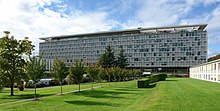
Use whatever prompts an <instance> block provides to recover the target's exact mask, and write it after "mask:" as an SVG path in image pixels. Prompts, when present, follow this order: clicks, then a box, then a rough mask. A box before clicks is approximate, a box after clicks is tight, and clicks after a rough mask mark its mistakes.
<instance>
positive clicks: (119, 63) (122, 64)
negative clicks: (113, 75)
mask: <svg viewBox="0 0 220 111" xmlns="http://www.w3.org/2000/svg"><path fill="white" fill-rule="evenodd" d="M116 63H117V66H118V67H120V68H125V67H126V66H128V65H129V64H128V60H127V58H126V56H125V54H124V49H123V48H121V49H120V53H119V56H118V57H117V61H116Z"/></svg>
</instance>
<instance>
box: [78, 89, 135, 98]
mask: <svg viewBox="0 0 220 111" xmlns="http://www.w3.org/2000/svg"><path fill="white" fill-rule="evenodd" d="M74 94H75V95H79V96H85V97H92V98H111V99H122V98H123V97H120V95H122V94H132V92H122V91H106V90H95V89H93V90H89V91H82V92H76V93H74Z"/></svg>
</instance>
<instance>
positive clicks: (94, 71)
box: [86, 65, 99, 89]
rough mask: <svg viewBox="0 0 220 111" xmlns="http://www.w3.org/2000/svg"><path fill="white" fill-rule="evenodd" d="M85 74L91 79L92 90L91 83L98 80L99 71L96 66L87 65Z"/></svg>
mask: <svg viewBox="0 0 220 111" xmlns="http://www.w3.org/2000/svg"><path fill="white" fill-rule="evenodd" d="M86 72H87V73H88V75H89V76H90V77H91V78H92V89H93V82H94V81H95V80H96V79H97V78H98V73H99V69H98V68H97V67H96V66H92V65H89V67H87V68H86Z"/></svg>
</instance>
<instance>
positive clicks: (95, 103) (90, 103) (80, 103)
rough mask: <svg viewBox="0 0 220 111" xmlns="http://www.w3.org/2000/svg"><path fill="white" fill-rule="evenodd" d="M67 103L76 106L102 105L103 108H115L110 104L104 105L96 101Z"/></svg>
mask: <svg viewBox="0 0 220 111" xmlns="http://www.w3.org/2000/svg"><path fill="white" fill-rule="evenodd" d="M65 102H66V103H69V104H74V105H88V106H91V105H102V106H115V105H113V104H110V103H104V102H96V101H81V100H75V101H65Z"/></svg>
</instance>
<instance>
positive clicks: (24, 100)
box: [0, 86, 101, 106]
mask: <svg viewBox="0 0 220 111" xmlns="http://www.w3.org/2000/svg"><path fill="white" fill-rule="evenodd" d="M100 87H101V86H96V87H93V89H96V88H100ZM91 89H92V88H86V89H81V90H80V91H86V90H91ZM78 91H79V90H73V91H70V92H64V93H63V95H65V94H69V93H74V92H78ZM59 95H60V93H59V94H54V95H50V96H45V97H38V98H37V99H44V98H49V97H51V96H59ZM32 100H33V98H30V99H23V100H18V101H12V102H6V103H1V104H0V106H3V105H8V104H14V103H20V102H26V101H32Z"/></svg>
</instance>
